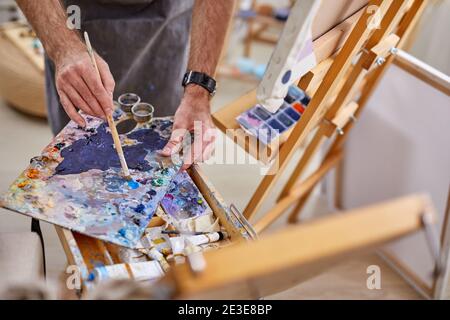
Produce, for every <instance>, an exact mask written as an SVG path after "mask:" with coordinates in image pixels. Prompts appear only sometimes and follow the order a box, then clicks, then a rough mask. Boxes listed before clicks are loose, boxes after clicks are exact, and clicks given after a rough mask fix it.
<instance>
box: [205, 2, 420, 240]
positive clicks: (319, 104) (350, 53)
mask: <svg viewBox="0 0 450 320" xmlns="http://www.w3.org/2000/svg"><path fill="white" fill-rule="evenodd" d="M425 4H426V2H425V1H424V0H371V1H369V4H368V6H367V7H364V8H363V9H361V10H360V11H359V12H357V13H356V14H354V15H353V16H351V17H349V18H348V19H347V20H345V21H344V22H342V23H341V24H339V25H338V26H336V27H335V28H334V29H332V30H330V31H329V32H328V33H325V34H324V35H323V36H322V37H320V38H318V39H316V40H315V41H314V47H315V48H314V50H315V54H316V58H317V60H318V61H319V64H318V65H317V66H316V67H315V68H314V69H313V70H311V71H310V72H308V73H307V74H306V75H305V76H303V77H302V78H301V79H300V81H299V83H298V86H299V87H300V88H301V89H303V90H305V91H306V92H307V93H308V94H309V95H310V96H311V97H312V100H311V102H310V104H309V106H308V108H307V109H306V112H305V113H304V114H303V116H302V118H301V120H300V121H299V122H298V123H297V125H296V126H295V127H294V129H293V130H292V131H291V132H290V134H289V135H288V136H286V137H282V139H281V141H280V143H281V144H280V148H279V151H278V152H277V150H273V149H272V148H271V146H267V147H265V148H264V149H263V150H264V152H263V154H269V155H270V158H271V159H274V158H275V156H277V157H276V159H275V162H274V163H273V164H272V166H273V167H274V168H276V166H278V170H273V172H276V173H275V174H273V175H266V176H265V177H264V178H263V180H262V182H261V183H260V185H259V186H258V188H257V190H256V192H255V193H254V194H253V196H252V198H251V199H250V201H249V203H248V205H247V207H246V208H245V210H244V216H245V217H246V218H247V219H251V218H252V217H254V215H255V214H256V212H257V211H258V209H259V208H260V206H261V205H262V203H263V201H264V200H265V199H266V198H267V195H268V194H269V193H270V192H273V187H274V185H275V182H276V181H277V180H278V179H279V178H280V176H281V175H282V173H283V172H284V171H285V169H286V166H287V164H288V163H289V161H290V160H291V159H292V156H293V155H294V153H295V152H296V150H298V149H299V147H300V146H305V150H304V153H303V155H302V157H301V158H300V160H299V162H298V163H297V165H296V167H295V169H294V171H293V172H292V173H291V175H290V178H289V180H288V182H287V183H286V185H285V186H284V188H283V190H282V191H281V194H280V195H279V197H278V199H277V203H276V205H275V206H274V207H273V208H272V209H271V210H269V211H268V212H267V213H266V214H265V215H264V216H263V217H262V218H261V219H260V220H259V221H257V222H256V224H254V227H255V230H256V231H257V232H261V231H263V230H264V229H266V228H267V227H268V226H269V225H270V224H271V223H272V222H274V221H275V220H276V219H277V218H278V217H280V216H281V215H282V214H283V213H284V212H285V211H286V210H287V209H289V208H290V207H291V206H293V205H294V204H295V208H294V210H293V211H292V213H291V215H290V217H289V222H291V223H292V222H295V221H296V220H297V218H298V214H299V212H300V211H301V210H302V208H303V206H304V204H305V202H306V200H307V199H308V197H309V195H310V194H311V192H312V190H313V189H314V187H315V186H316V185H317V184H318V183H319V182H320V181H321V180H322V178H323V177H324V176H325V175H326V174H327V173H328V172H329V171H330V170H331V169H333V168H334V167H336V166H337V165H338V164H339V162H340V160H341V158H342V148H343V144H344V142H345V140H346V139H347V137H348V133H349V131H350V129H351V128H352V127H353V126H354V122H355V121H356V119H357V118H358V116H359V115H360V113H361V111H362V110H363V108H364V106H365V105H366V103H367V101H368V99H369V98H370V96H371V94H372V92H373V90H374V89H375V88H376V85H377V84H378V82H379V81H380V80H381V78H382V76H383V74H384V72H385V71H386V69H387V68H388V66H389V65H390V64H391V63H392V61H393V59H394V53H395V48H402V47H403V46H404V45H405V42H406V41H407V39H408V37H409V35H410V33H411V31H412V30H413V28H414V26H415V24H416V23H417V21H418V19H419V17H420V15H421V13H422V11H423V9H424V8H425ZM374 27H375V28H374ZM343 39H345V41H343ZM354 61H356V62H354ZM256 103H257V100H256V93H255V91H252V92H250V93H248V94H247V95H245V96H243V97H241V98H239V99H238V100H237V101H235V102H233V103H231V104H230V105H228V106H226V107H224V108H222V109H221V110H219V111H218V112H217V113H215V114H214V115H213V118H214V121H215V123H216V125H217V126H218V128H219V129H221V130H223V131H224V132H225V131H226V130H227V129H239V124H238V123H237V122H236V120H235V119H236V116H237V115H239V114H240V113H242V112H243V111H245V110H247V109H249V108H250V107H252V106H253V105H255V104H256ZM233 139H234V140H235V141H236V142H237V143H238V144H239V145H240V146H241V147H243V148H244V149H245V150H246V151H247V152H248V153H249V154H251V155H252V156H254V157H255V158H256V159H259V160H264V159H263V157H261V148H260V149H258V144H259V142H258V141H257V139H256V138H255V139H252V138H250V139H249V138H248V137H245V135H244V133H243V132H242V131H237V133H236V135H235V136H234V137H233ZM326 140H330V147H329V148H328V150H327V151H326V155H325V156H324V157H323V159H322V161H321V165H320V166H319V168H317V169H316V171H314V172H313V173H312V174H311V175H309V176H308V177H307V178H306V179H304V180H301V181H298V180H299V178H300V177H301V176H302V174H303V173H304V171H305V169H306V168H307V166H308V164H309V163H310V161H311V159H312V157H313V156H314V155H315V154H317V152H318V151H319V149H320V147H321V146H322V145H323V143H324V141H326ZM337 193H339V192H337Z"/></svg>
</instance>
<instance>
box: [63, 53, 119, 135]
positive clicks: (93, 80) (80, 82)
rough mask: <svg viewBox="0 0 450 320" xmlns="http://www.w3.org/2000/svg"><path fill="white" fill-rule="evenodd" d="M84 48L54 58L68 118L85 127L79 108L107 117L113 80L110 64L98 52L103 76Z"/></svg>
mask: <svg viewBox="0 0 450 320" xmlns="http://www.w3.org/2000/svg"><path fill="white" fill-rule="evenodd" d="M84 49H85V48H83V49H82V50H80V51H75V52H72V51H71V52H68V53H67V54H62V55H60V57H59V58H58V59H55V67H56V74H55V77H56V89H57V91H58V94H59V97H60V101H61V104H62V106H63V107H64V110H65V111H66V113H67V114H68V115H69V117H70V118H71V119H72V120H73V121H75V122H76V123H78V124H79V125H80V126H82V127H84V126H85V125H86V124H85V121H84V119H83V117H82V116H81V115H80V114H79V113H78V112H77V110H76V108H78V109H81V110H83V111H84V112H85V113H87V114H89V115H92V116H95V117H98V118H101V119H103V120H106V116H107V115H109V114H110V113H111V112H112V110H113V102H112V101H113V98H112V94H113V92H114V86H115V83H114V79H113V76H112V75H111V72H110V71H109V67H108V64H107V63H106V62H105V61H104V60H103V59H102V58H101V57H100V56H98V55H97V54H96V55H95V58H96V61H97V66H98V69H99V71H100V76H101V79H100V78H99V77H98V75H97V72H96V70H95V68H94V66H93V64H92V62H91V59H90V57H89V54H88V53H87V51H86V50H84Z"/></svg>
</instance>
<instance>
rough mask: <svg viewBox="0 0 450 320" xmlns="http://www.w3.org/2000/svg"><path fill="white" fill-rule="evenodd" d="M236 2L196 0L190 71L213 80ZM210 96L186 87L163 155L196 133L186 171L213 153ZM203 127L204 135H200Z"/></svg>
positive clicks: (196, 89)
mask: <svg viewBox="0 0 450 320" xmlns="http://www.w3.org/2000/svg"><path fill="white" fill-rule="evenodd" d="M234 5H235V0H221V1H212V0H196V1H195V5H194V10H193V14H192V31H191V47H190V53H189V63H188V69H189V70H193V71H199V72H203V73H206V74H208V75H209V76H214V75H215V72H216V68H217V64H218V62H219V59H220V55H221V53H222V49H223V45H224V42H225V37H226V33H227V30H228V26H229V24H230V21H231V17H232V14H233V10H234ZM209 99H210V95H209V92H208V91H207V90H205V89H204V88H202V87H200V86H198V85H194V84H190V85H188V86H187V87H186V89H185V92H184V96H183V99H182V101H181V104H180V106H179V108H178V110H177V112H176V113H175V119H174V126H173V129H174V131H173V133H172V137H171V139H170V141H169V142H168V143H167V145H166V147H165V148H164V149H163V151H162V154H163V155H166V156H169V155H171V154H172V153H175V152H177V151H178V150H179V149H180V147H181V144H182V140H183V137H184V133H185V132H186V130H187V131H191V132H192V131H193V130H194V124H195V123H196V122H197V127H196V128H195V129H196V130H195V132H194V145H193V146H192V149H191V153H190V154H188V155H187V156H186V157H185V160H184V163H185V165H184V168H187V167H189V166H190V165H191V164H192V163H193V162H195V161H203V160H206V159H207V158H209V157H210V155H211V153H212V151H213V150H214V140H215V139H214V133H213V132H214V130H215V127H214V123H213V121H212V118H211V110H210V103H209ZM199 124H201V132H197V131H198V130H197V129H198V128H199V127H200V126H198V125H199Z"/></svg>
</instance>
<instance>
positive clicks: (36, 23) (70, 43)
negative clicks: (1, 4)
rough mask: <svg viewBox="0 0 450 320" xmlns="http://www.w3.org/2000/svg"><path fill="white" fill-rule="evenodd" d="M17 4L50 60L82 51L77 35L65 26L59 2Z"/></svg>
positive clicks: (26, 0) (32, 0) (20, 1)
mask: <svg viewBox="0 0 450 320" xmlns="http://www.w3.org/2000/svg"><path fill="white" fill-rule="evenodd" d="M17 4H18V5H19V7H20V9H22V11H23V13H24V14H25V16H26V17H27V19H28V21H29V22H30V24H31V25H32V26H33V29H34V30H35V32H36V34H37V35H38V37H39V39H40V40H41V42H42V44H43V45H44V48H45V50H46V52H47V54H48V55H49V56H50V58H51V59H52V60H56V59H59V58H60V57H61V56H62V55H63V54H65V53H68V52H71V51H73V52H78V51H79V50H83V42H82V41H81V39H80V36H79V33H78V32H77V31H76V30H70V29H69V28H68V27H67V25H66V22H67V16H66V13H65V10H64V8H63V6H62V4H61V2H60V0H45V1H36V0H17Z"/></svg>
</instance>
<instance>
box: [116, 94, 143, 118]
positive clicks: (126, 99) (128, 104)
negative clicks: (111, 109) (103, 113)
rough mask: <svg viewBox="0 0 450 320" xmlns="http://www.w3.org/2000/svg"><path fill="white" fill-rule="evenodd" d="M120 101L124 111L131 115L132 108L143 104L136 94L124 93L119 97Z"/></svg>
mask: <svg viewBox="0 0 450 320" xmlns="http://www.w3.org/2000/svg"><path fill="white" fill-rule="evenodd" d="M118 101H119V104H120V108H121V109H122V111H124V112H127V113H130V112H131V108H133V106H134V105H136V104H138V103H139V102H141V98H140V97H139V96H138V95H137V94H135V93H124V94H122V95H121V96H120V97H119V99H118Z"/></svg>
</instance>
